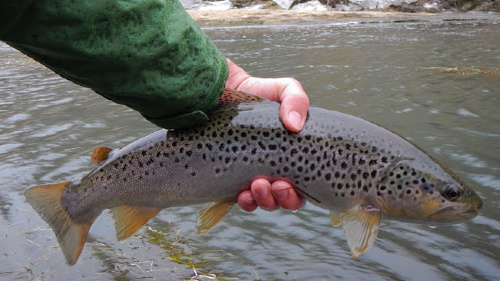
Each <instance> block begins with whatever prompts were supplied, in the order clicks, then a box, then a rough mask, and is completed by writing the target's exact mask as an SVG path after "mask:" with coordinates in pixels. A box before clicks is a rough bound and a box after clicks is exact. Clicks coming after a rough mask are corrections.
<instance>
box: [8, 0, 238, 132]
mask: <svg viewBox="0 0 500 281" xmlns="http://www.w3.org/2000/svg"><path fill="white" fill-rule="evenodd" d="M0 40H2V41H4V42H6V43H7V44H9V45H10V46H12V47H14V48H16V49H18V50H20V51H21V52H23V53H24V54H26V55H28V56H30V57H32V58H34V59H35V60H37V61H39V62H40V63H42V64H44V65H45V66H47V67H48V68H50V69H52V70H53V71H55V72H56V73H58V74H59V75H61V76H62V77H64V78H66V79H68V80H71V81H73V82H75V83H77V84H79V85H82V86H85V87H89V88H91V89H93V90H94V91H95V92H97V93H98V94H100V95H102V96H104V97H106V98H108V99H110V100H112V101H114V102H117V103H120V104H124V105H126V106H128V107H131V108H133V109H135V110H137V111H139V112H140V113H141V114H142V115H143V116H144V117H145V118H147V119H148V120H149V121H151V122H153V123H154V124H156V125H158V126H161V127H164V128H181V127H186V126H190V125H193V124H194V123H199V122H203V121H206V120H208V117H207V115H206V114H205V112H206V111H208V110H209V109H210V108H212V107H213V106H215V105H216V104H217V101H218V99H219V97H220V95H221V94H222V92H223V88H224V84H225V81H226V79H227V75H228V69H227V63H226V60H225V58H224V56H223V55H222V54H221V53H220V52H219V50H218V49H217V48H216V47H215V46H214V45H213V43H212V42H211V41H210V39H209V38H208V37H207V36H206V35H205V34H204V33H203V31H201V29H200V28H199V27H198V25H197V24H196V23H195V22H194V21H193V19H192V18H191V17H190V16H189V15H188V14H187V13H186V11H185V10H184V8H183V7H182V5H181V4H180V2H179V1H178V0H137V1H133V0H132V1H119V0H92V1H72V0H12V1H4V0H0Z"/></svg>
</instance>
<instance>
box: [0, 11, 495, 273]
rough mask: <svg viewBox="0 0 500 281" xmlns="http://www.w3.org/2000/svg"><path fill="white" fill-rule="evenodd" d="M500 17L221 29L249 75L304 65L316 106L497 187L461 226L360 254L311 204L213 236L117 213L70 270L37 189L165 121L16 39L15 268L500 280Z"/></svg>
mask: <svg viewBox="0 0 500 281" xmlns="http://www.w3.org/2000/svg"><path fill="white" fill-rule="evenodd" d="M499 27H500V24H499V19H498V17H496V16H495V15H493V16H487V17H482V18H480V19H471V20H454V21H449V20H447V21H445V20H443V19H440V18H439V17H436V18H435V19H434V20H432V21H426V22H407V23H394V22H392V23H391V22H385V23H376V22H371V23H368V22H366V23H361V22H350V23H349V22H345V21H343V22H336V23H317V24H309V25H306V24H303V25H270V26H236V27H234V26H233V27H210V28H205V31H206V32H207V34H208V35H209V36H210V37H211V38H212V39H213V41H214V42H215V44H216V45H217V46H218V47H219V48H220V49H221V50H222V52H223V53H224V54H225V55H226V56H228V57H230V58H231V59H233V60H234V61H235V62H236V63H238V64H239V65H240V66H242V67H243V68H245V69H246V70H247V71H248V72H249V73H251V74H253V75H256V76H262V77H281V76H292V77H295V78H297V79H298V80H300V81H301V82H302V83H303V85H304V88H305V89H306V91H307V92H308V94H309V95H310V98H311V104H312V105H313V106H319V107H323V108H327V109H331V110H338V111H342V112H345V113H348V114H352V115H356V116H360V117H362V118H365V119H368V120H370V121H373V122H376V123H378V124H381V125H383V126H385V127H387V128H389V129H391V130H393V131H396V132H398V133H399V134H401V135H403V136H405V137H407V138H408V139H410V140H411V141H413V142H414V143H416V144H417V145H419V146H420V147H422V148H423V149H424V150H426V151H428V152H430V153H432V154H433V155H434V156H435V157H436V158H438V159H439V160H440V161H441V162H443V163H445V164H446V165H447V166H449V167H450V168H451V169H452V170H454V171H455V172H456V173H457V174H458V175H460V176H461V177H462V179H463V180H464V181H465V182H466V183H467V184H469V185H471V186H473V188H474V189H475V190H476V191H477V192H478V193H479V194H480V195H481V197H482V198H483V199H484V206H483V209H482V210H481V212H480V215H479V216H478V217H477V218H475V219H473V220H471V221H467V222H464V223H460V224H457V225H450V226H439V227H437V228H430V227H429V226H425V225H417V224H407V223H401V222H391V221H387V220H386V221H383V222H382V225H381V231H380V233H379V238H378V239H377V242H376V245H375V247H374V248H372V249H370V250H369V251H368V252H366V253H365V254H364V255H362V256H361V257H360V258H358V259H353V258H352V257H351V255H350V253H349V249H348V247H347V243H346V241H345V239H344V237H343V232H342V230H341V229H336V228H333V227H331V226H330V221H329V216H328V213H327V212H326V211H324V210H321V209H318V208H316V207H313V206H312V205H311V204H309V205H306V207H305V208H303V209H301V210H300V211H299V212H297V213H292V212H289V211H277V212H274V213H268V212H264V211H256V212H254V213H251V214H247V213H244V212H242V211H240V210H239V209H238V208H234V209H233V210H232V211H231V213H230V214H229V215H228V216H227V217H226V218H225V219H224V220H223V222H222V223H221V224H220V225H219V226H217V227H216V228H215V229H214V230H212V231H211V232H210V233H209V234H207V235H205V236H201V237H199V236H195V235H194V228H195V227H194V222H195V219H196V213H197V211H198V210H199V209H200V207H199V206H194V207H183V208H172V209H168V210H164V211H162V212H161V213H160V214H159V215H158V216H157V217H156V218H154V219H153V220H152V221H151V222H150V223H149V224H148V225H147V227H145V228H143V229H142V230H141V231H140V232H139V233H138V234H137V235H135V236H133V237H131V238H130V239H127V240H125V241H124V242H117V241H116V238H115V237H114V236H115V232H114V226H113V221H112V217H111V216H110V215H109V214H108V213H106V214H104V215H102V216H101V217H100V218H99V219H98V220H97V221H96V223H95V224H94V226H93V227H92V229H91V230H90V236H89V240H88V242H87V244H86V246H85V248H84V250H83V252H82V255H81V257H80V260H79V261H78V263H77V264H76V265H75V266H73V267H68V266H67V265H66V264H65V260H64V257H63V255H62V253H61V251H60V249H59V246H58V245H57V241H56V239H55V237H54V234H53V232H52V230H51V229H50V228H49V227H48V226H47V224H45V222H44V221H43V220H41V219H40V218H39V217H38V215H37V214H36V213H35V212H34V211H33V210H32V209H31V207H30V206H29V205H28V204H27V203H26V200H25V198H24V195H23V193H24V191H25V190H26V189H28V188H29V187H31V186H34V185H39V184H46V183H54V182H61V181H65V180H68V179H72V178H76V177H80V176H83V175H85V174H86V173H87V172H88V171H89V170H90V169H91V168H92V167H91V164H90V161H89V156H90V153H91V151H92V149H93V148H95V147H97V146H110V147H122V146H124V145H126V144H127V143H129V142H131V141H133V140H135V139H137V138H140V137H142V136H144V135H146V134H148V133H151V132H153V131H155V130H156V127H155V126H154V125H152V124H150V123H148V122H147V121H145V120H144V119H143V118H142V117H141V116H140V115H139V114H137V113H136V112H134V111H132V110H129V109H127V108H124V107H123V106H121V105H117V104H114V103H112V102H109V101H107V100H105V99H103V98H101V97H100V96H98V95H96V94H94V93H93V92H92V91H91V90H88V89H85V88H82V87H79V86H77V85H74V84H72V83H70V82H67V81H65V80H64V79H61V78H60V77H58V76H57V75H55V74H54V73H52V72H51V71H49V70H47V69H46V68H44V67H43V66H41V65H39V64H38V63H36V62H34V61H32V60H30V59H28V58H26V57H25V56H24V55H22V54H20V53H19V52H17V51H15V50H13V49H11V48H10V47H8V46H7V45H4V44H0V65H1V67H0V97H1V98H0V279H5V280H14V279H19V280H26V279H34V280H68V279H70V278H71V279H73V280H83V279H85V280H106V279H119V280H135V279H145V280H155V279H158V280H184V279H190V278H191V277H192V276H193V275H194V274H195V271H194V270H193V266H196V267H198V268H197V269H196V272H197V273H198V274H200V275H199V276H198V278H199V279H201V280H209V278H212V277H214V276H217V277H219V278H220V279H221V280H225V279H224V278H227V279H229V280H257V279H259V280H305V279H306V278H307V280H336V279H345V280H498V276H500V215H499V214H500V157H499V155H500V110H499V108H500V100H499V98H500V74H499V71H498V68H499V67H500V48H499V45H498V42H500V28H499ZM212 274H215V275H212ZM230 278H235V279H230Z"/></svg>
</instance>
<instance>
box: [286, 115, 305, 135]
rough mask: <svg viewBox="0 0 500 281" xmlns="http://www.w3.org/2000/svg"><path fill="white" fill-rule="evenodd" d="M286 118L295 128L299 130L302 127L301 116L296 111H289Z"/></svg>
mask: <svg viewBox="0 0 500 281" xmlns="http://www.w3.org/2000/svg"><path fill="white" fill-rule="evenodd" d="M288 120H289V121H290V123H291V124H292V126H293V127H294V128H295V130H297V131H299V130H301V129H302V117H301V116H300V114H299V113H298V112H297V111H290V113H288Z"/></svg>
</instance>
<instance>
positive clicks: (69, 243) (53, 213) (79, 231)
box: [25, 182, 94, 265]
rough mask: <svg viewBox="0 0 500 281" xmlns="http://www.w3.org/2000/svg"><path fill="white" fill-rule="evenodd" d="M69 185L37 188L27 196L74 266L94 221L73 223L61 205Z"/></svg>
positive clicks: (61, 184) (70, 263)
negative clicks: (63, 194) (50, 228)
mask: <svg viewBox="0 0 500 281" xmlns="http://www.w3.org/2000/svg"><path fill="white" fill-rule="evenodd" d="M68 183H69V182H63V183H59V184H52V185H41V186H35V187H32V188H30V189H29V190H28V191H26V193H25V195H26V198H27V199H28V202H29V203H30V204H31V206H32V207H33V209H34V210H35V211H36V212H37V213H38V214H39V215H40V217H42V219H43V220H45V221H46V222H47V223H48V224H49V225H50V227H52V229H53V230H54V233H55V234H56V237H57V241H58V242H59V245H60V246H61V249H62V251H63V253H64V256H65V257H66V261H67V262H68V264H69V265H73V264H75V263H76V261H77V260H78V257H79V256H80V253H81V252H82V249H83V245H84V244H85V240H86V239H87V233H88V231H89V229H90V226H91V225H92V223H93V222H94V220H92V221H90V222H87V223H79V224H76V223H74V222H72V221H71V218H70V216H69V215H68V213H67V212H66V211H65V210H64V208H63V206H62V204H61V196H62V193H63V191H64V188H65V187H66V185H68Z"/></svg>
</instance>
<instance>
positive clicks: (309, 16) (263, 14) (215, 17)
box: [188, 9, 481, 26]
mask: <svg viewBox="0 0 500 281" xmlns="http://www.w3.org/2000/svg"><path fill="white" fill-rule="evenodd" d="M188 13H189V14H190V15H191V17H193V18H194V19H195V20H196V21H197V22H198V23H199V24H200V25H205V26H207V25H220V24H222V25H231V24H235V25H240V24H252V25H253V24H273V23H308V22H332V21H337V22H342V21H345V22H351V21H359V22H371V21H377V22H386V21H393V22H396V21H397V22H408V21H430V20H434V19H436V20H437V19H439V20H450V21H452V20H477V19H480V18H481V15H480V14H474V13H472V14H471V13H461V14H456V13H447V14H442V13H441V14H437V13H401V12H395V11H352V12H339V11H295V10H283V9H262V10H247V9H231V10H188Z"/></svg>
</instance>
